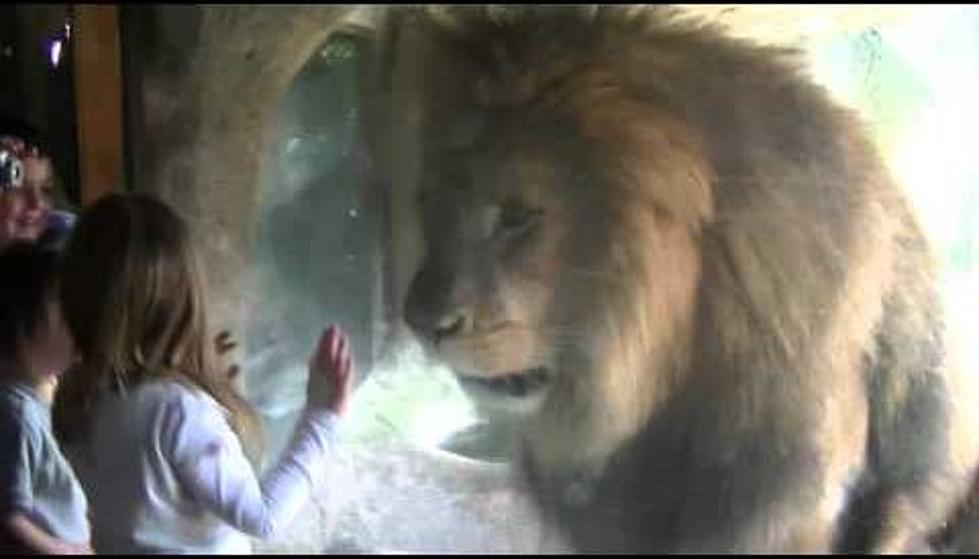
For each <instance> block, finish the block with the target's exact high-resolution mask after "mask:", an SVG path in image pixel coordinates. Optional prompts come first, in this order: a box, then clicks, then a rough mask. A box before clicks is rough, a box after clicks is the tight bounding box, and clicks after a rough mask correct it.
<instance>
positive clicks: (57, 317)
mask: <svg viewBox="0 0 979 559" xmlns="http://www.w3.org/2000/svg"><path fill="white" fill-rule="evenodd" d="M0 277H2V278H3V283H2V286H0V523H2V526H0V528H2V533H3V540H4V544H5V545H4V547H10V548H12V549H10V550H8V551H13V550H18V551H20V552H27V553H43V554H79V553H88V552H90V550H89V547H88V540H89V525H88V518H87V516H86V514H87V508H88V507H87V503H86V499H85V494H84V493H83V492H82V488H81V486H80V485H79V484H78V480H77V479H76V478H75V474H74V473H73V472H72V469H71V467H70V466H69V464H68V462H67V461H66V460H65V457H64V455H63V454H62V453H61V451H60V449H59V447H58V444H57V443H56V442H55V439H54V437H53V436H52V433H51V408H50V405H51V402H50V398H51V389H52V388H53V384H54V381H55V379H56V378H57V376H58V375H60V374H61V373H62V372H63V371H64V370H65V369H66V368H67V367H68V365H69V364H70V362H71V358H72V354H73V352H72V347H71V341H70V339H69V337H68V334H67V332H66V331H65V328H64V324H63V322H62V320H61V313H60V311H59V309H58V304H57V290H56V288H55V282H56V255H55V254H54V253H53V252H49V251H45V250H42V249H41V248H40V247H39V246H38V245H35V244H33V243H26V242H24V243H15V244H12V245H9V246H8V247H7V248H6V249H5V250H4V251H3V252H2V254H0Z"/></svg>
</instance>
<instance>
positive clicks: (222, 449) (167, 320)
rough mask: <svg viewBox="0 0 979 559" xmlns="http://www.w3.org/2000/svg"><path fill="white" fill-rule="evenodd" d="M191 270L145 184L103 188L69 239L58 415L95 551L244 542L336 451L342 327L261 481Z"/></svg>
mask: <svg viewBox="0 0 979 559" xmlns="http://www.w3.org/2000/svg"><path fill="white" fill-rule="evenodd" d="M201 282H202V280H201V277H200V276H199V273H198V269H197V264H196V262H195V257H194V254H193V252H192V250H191V245H190V239H189V238H188V231H187V228H186V227H185V225H184V223H183V222H182V221H181V220H180V218H179V217H178V216H177V215H176V214H175V213H174V212H173V211H172V210H171V209H170V208H169V207H168V206H166V205H165V204H163V203H161V202H159V201H157V200H155V199H153V198H150V197H146V196H140V195H111V196H107V197H105V198H103V199H102V200H100V201H99V202H98V203H96V204H95V205H94V206H92V207H91V208H89V209H88V210H87V211H86V212H84V213H83V215H82V217H81V219H80V220H79V221H78V223H77V225H76V228H75V229H74V231H73V233H72V237H71V238H70V239H69V242H68V245H67V247H66V253H65V261H64V266H63V281H62V290H61V293H62V301H63V305H64V312H65V320H66V322H67V325H68V329H69V331H70V332H71V335H72V337H73V338H74V340H75V343H76V346H77V348H78V351H79V353H80V355H81V364H80V365H79V367H78V369H77V374H73V375H71V376H69V377H68V378H67V379H66V380H67V381H68V382H67V383H65V384H63V385H62V387H61V389H59V391H58V398H57V404H56V406H55V409H56V416H55V417H56V420H58V422H57V424H56V427H58V430H59V431H60V432H61V433H63V435H64V437H65V438H66V440H67V441H70V443H71V444H72V445H73V446H74V447H76V448H77V449H78V452H77V454H76V455H75V457H76V460H77V465H76V468H77V471H78V474H79V478H80V479H81V481H82V484H83V485H84V486H85V488H86V491H87V492H88V495H89V499H90V501H91V507H92V511H93V517H92V542H93V544H94V547H95V550H96V551H97V552H99V553H208V554H210V553H248V552H250V551H251V542H250V539H249V537H248V536H249V535H251V536H254V537H258V538H269V537H271V536H273V535H274V534H275V533H276V531H277V530H278V529H279V528H281V527H283V526H284V525H286V524H288V523H289V522H290V520H292V518H293V517H294V516H295V515H296V514H297V513H298V512H299V511H300V510H301V508H302V507H303V506H304V505H305V504H306V503H307V502H308V499H309V498H310V496H311V495H312V494H313V493H314V490H315V489H316V486H317V485H318V484H319V483H321V481H322V478H323V475H324V470H325V469H326V466H327V465H328V461H329V460H331V458H332V457H333V454H332V453H333V450H334V449H333V445H334V442H335V441H334V438H335V436H336V428H337V421H338V417H339V416H340V415H341V414H342V413H343V411H344V407H345V405H346V401H347V395H348V393H349V390H350V378H351V377H350V375H351V369H352V364H351V357H350V351H349V349H348V344H347V340H346V339H345V337H344V335H343V334H342V333H340V332H339V330H337V329H335V328H328V329H327V330H326V331H325V332H324V333H323V335H322V337H321V338H320V342H319V345H318V347H317V348H316V351H315V352H314V354H313V357H312V359H311V361H310V366H309V369H310V370H309V375H310V376H309V382H308V385H307V404H306V411H305V413H304V414H303V417H302V419H301V420H300V421H299V423H298V424H297V427H296V430H295V432H294V435H293V438H292V440H291V443H290V445H289V446H288V447H287V449H286V451H285V452H284V454H283V456H282V458H281V459H280V461H279V462H278V464H277V465H276V466H275V467H274V468H272V470H271V471H270V472H269V473H268V475H267V476H265V478H264V479H262V480H261V482H259V480H258V479H257V478H256V474H255V469H254V467H253V464H254V461H250V460H249V458H248V457H252V458H254V457H255V455H256V444H255V443H256V436H257V432H256V429H257V427H256V421H255V419H254V416H253V415H252V412H251V411H250V410H249V407H248V406H247V405H246V403H245V402H244V401H243V400H242V399H241V398H240V397H239V396H238V395H236V393H235V391H234V390H233V387H232V385H231V382H230V380H229V378H228V377H227V375H226V373H225V371H224V370H222V369H221V368H219V367H217V366H216V364H215V363H214V355H213V349H214V348H213V344H212V343H211V341H210V336H209V332H208V325H207V320H206V312H205V307H204V298H203V292H202V283H201ZM75 372H76V371H73V373H75Z"/></svg>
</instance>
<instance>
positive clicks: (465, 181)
mask: <svg viewBox="0 0 979 559" xmlns="http://www.w3.org/2000/svg"><path fill="white" fill-rule="evenodd" d="M414 21H415V22H416V23H417V24H418V25H420V26H421V28H423V29H425V30H426V32H428V33H430V34H431V37H433V38H434V40H435V42H436V44H438V45H439V46H440V47H439V48H444V49H446V50H445V52H450V53H452V54H453V56H455V57H456V60H457V61H458V62H459V66H458V68H460V70H459V71H460V72H462V73H460V74H459V75H460V76H464V77H460V78H459V79H458V80H455V81H454V83H455V84H456V85H455V87H459V88H463V89H460V97H461V98H462V99H464V102H462V103H459V105H458V106H457V107H454V108H452V109H451V110H449V111H444V112H443V113H442V116H441V117H439V119H438V121H437V122H433V123H432V124H431V126H429V128H428V133H427V134H428V135H427V137H426V142H425V150H424V151H425V154H426V155H425V162H424V168H425V180H424V181H423V183H422V184H421V186H420V192H419V216H420V222H421V224H422V230H423V237H424V246H425V256H424V259H423V262H422V263H421V265H420V268H419V269H418V271H417V273H416V275H415V277H414V278H413V280H412V283H411V286H410V289H409V291H408V294H407V297H406V300H405V307H404V309H405V320H406V322H407V324H408V325H409V327H410V328H411V329H412V330H413V332H414V333H415V334H416V335H417V336H418V337H419V338H420V339H422V340H423V341H424V342H425V344H426V345H427V347H428V348H429V349H430V350H431V351H433V352H434V353H435V354H436V355H437V356H438V358H439V359H442V360H444V361H445V362H446V363H447V364H448V365H449V366H451V368H452V369H453V370H454V371H455V373H456V374H457V376H458V379H459V381H460V383H461V384H462V385H463V386H464V387H466V389H467V391H468V392H469V394H470V395H471V396H472V397H473V398H474V399H475V400H476V401H478V402H480V403H481V405H485V406H488V407H494V406H495V408H496V409H504V410H508V411H506V412H505V413H506V414H508V417H509V418H510V419H511V420H512V421H513V422H515V423H516V424H517V425H519V433H520V440H521V444H520V451H519V454H518V456H517V457H516V458H518V459H519V463H520V465H521V471H522V472H523V473H524V477H525V479H526V480H527V483H528V486H529V487H530V488H531V489H532V491H533V494H534V496H535V498H536V502H537V503H539V505H540V507H541V510H542V511H543V512H544V513H545V514H546V515H547V517H548V518H550V519H552V520H553V521H554V522H555V525H556V526H558V527H559V528H560V530H561V532H562V533H563V534H564V535H565V536H566V537H567V538H568V539H569V541H570V542H571V543H572V545H573V546H574V548H575V549H577V550H580V551H583V552H602V553H605V552H612V553H616V552H626V553H632V552H681V553H691V552H694V553H701V552H729V553H747V552H751V553H755V552H815V553H823V552H844V551H845V552H854V551H857V552H860V551H864V552H906V551H912V550H916V549H924V548H925V547H926V546H927V544H928V538H929V537H930V536H931V535H932V534H934V533H935V532H936V531H938V530H940V529H941V528H942V527H943V526H944V525H945V523H946V521H947V520H948V519H949V517H950V515H951V514H952V511H953V510H955V508H956V507H957V506H958V505H959V504H960V502H961V501H962V500H963V499H964V498H965V495H966V493H967V492H968V489H969V486H970V479H971V476H972V475H973V472H974V470H975V467H976V463H977V460H979V441H977V440H976V436H975V434H974V433H973V432H972V431H973V430H972V429H970V427H972V426H974V425H976V423H975V421H976V418H975V417H973V416H972V415H970V414H972V413H974V412H973V411H972V410H974V409H979V393H977V391H976V390H975V388H974V387H973V385H972V379H970V377H969V376H968V375H967V374H966V373H965V371H964V368H962V367H959V366H958V365H957V363H956V361H955V357H954V352H953V351H952V349H951V348H952V346H951V345H950V341H949V340H950V327H949V325H948V322H947V320H946V318H945V313H944V311H943V306H942V299H941V291H940V279H941V276H940V273H939V267H938V262H937V258H936V256H935V253H934V251H933V249H932V247H931V246H930V244H929V241H928V239H927V237H926V235H925V234H924V232H923V229H922V227H921V226H920V225H919V223H918V221H917V218H916V216H915V213H914V211H913V208H912V206H911V205H910V203H909V201H908V200H907V199H906V198H905V197H904V195H903V193H902V192H901V190H900V189H899V188H898V186H897V185H896V183H895V182H894V181H893V180H892V179H891V178H890V176H889V174H888V171H887V169H886V168H885V166H884V164H883V162H882V158H881V156H880V155H879V154H878V153H877V151H876V149H875V147H874V144H873V142H872V141H871V140H870V139H869V137H868V134H867V133H866V132H865V130H864V129H863V127H862V124H861V123H860V120H859V118H858V117H857V115H856V114H855V112H854V111H852V110H851V109H848V108H845V107H843V106H841V105H839V104H837V103H836V102H835V101H834V100H833V99H832V98H831V96H830V94H829V93H828V92H827V91H826V90H825V89H824V88H823V87H821V86H819V85H817V84H816V83H815V82H814V81H813V80H812V79H811V78H810V77H808V76H807V75H806V73H805V71H804V68H803V66H802V64H801V63H800V61H799V56H798V53H796V52H795V51H793V50H791V49H785V48H776V47H771V46H762V45H758V44H755V43H753V42H749V41H747V40H743V39H737V38H734V37H731V36H729V35H728V34H727V33H726V31H725V30H724V29H722V28H720V27H717V26H715V25H711V24H707V23H704V22H701V21H696V20H692V19H689V18H683V17H679V16H678V14H677V12H675V11H674V10H672V9H668V8H664V7H647V8H635V7H626V8H623V7H608V6H605V7H599V8H595V7H585V6H572V7H564V8H556V7H553V6H548V7H547V8H544V9H540V8H534V7H512V6H511V7H502V8H501V7H494V8H490V7H484V8H475V7H466V8H461V9H451V8H444V9H441V10H439V11H437V12H433V11H431V10H429V11H426V12H424V13H421V14H418V15H417V18H416V19H415V20H414ZM467 72H468V73H467ZM465 76H468V77H465Z"/></svg>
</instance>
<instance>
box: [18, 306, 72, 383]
mask: <svg viewBox="0 0 979 559" xmlns="http://www.w3.org/2000/svg"><path fill="white" fill-rule="evenodd" d="M47 313H48V314H47V317H46V320H44V321H42V322H40V323H39V324H38V325H37V331H35V332H34V335H33V336H31V337H29V338H27V339H26V340H24V342H23V345H22V347H21V357H22V359H23V360H24V366H25V368H26V371H25V373H27V374H29V375H30V380H31V381H32V382H34V383H42V384H43V383H48V382H51V381H53V380H54V379H55V378H57V377H58V376H60V375H61V373H63V372H64V371H65V369H67V368H68V366H69V365H71V363H72V361H73V360H74V355H75V349H74V345H73V344H72V341H71V337H70V336H69V335H68V329H67V327H66V326H65V323H64V319H63V318H62V316H61V307H60V305H58V303H56V302H52V303H48V307H47Z"/></svg>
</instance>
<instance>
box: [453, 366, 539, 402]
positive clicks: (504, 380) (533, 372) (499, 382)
mask: <svg viewBox="0 0 979 559" xmlns="http://www.w3.org/2000/svg"><path fill="white" fill-rule="evenodd" d="M459 380H460V381H461V382H462V383H464V384H468V385H470V386H477V387H479V388H482V389H484V390H489V391H490V392H494V393H497V394H505V395H507V396H516V397H523V396H527V395H529V394H532V393H534V392H537V391H538V390H540V389H542V388H544V387H545V386H547V384H548V383H549V382H550V380H551V374H550V372H549V371H548V370H547V369H546V368H544V367H535V368H533V369H526V370H524V371H520V372H516V373H511V374H508V375H504V376H497V377H492V378H485V377H474V376H468V375H459Z"/></svg>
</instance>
